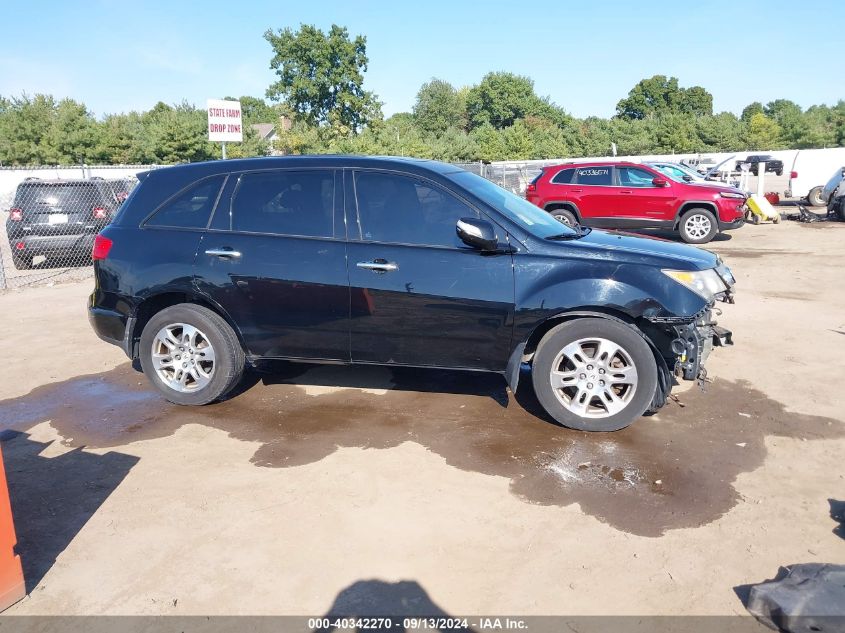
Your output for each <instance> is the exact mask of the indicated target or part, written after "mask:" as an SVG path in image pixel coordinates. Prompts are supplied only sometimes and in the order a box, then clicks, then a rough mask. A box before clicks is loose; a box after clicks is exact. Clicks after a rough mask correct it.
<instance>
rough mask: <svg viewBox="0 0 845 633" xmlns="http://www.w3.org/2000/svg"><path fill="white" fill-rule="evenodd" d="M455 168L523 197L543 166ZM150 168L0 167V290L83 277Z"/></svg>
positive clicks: (473, 165)
mask: <svg viewBox="0 0 845 633" xmlns="http://www.w3.org/2000/svg"><path fill="white" fill-rule="evenodd" d="M560 162H561V161H546V162H543V161H530V162H507V163H495V164H491V163H480V162H478V163H456V166H458V167H461V168H463V169H466V170H467V171H470V172H472V173H475V174H478V175H480V176H482V177H484V178H487V179H488V180H491V181H492V182H494V183H496V184H497V185H499V186H500V187H504V188H505V189H507V190H509V191H512V192H513V193H516V194H517V195H520V196H522V195H525V188H526V187H527V185H528V183H529V182H531V180H533V179H534V178H535V177H536V176H537V175H538V174H539V173H540V171H541V169H542V167H544V166H545V165H553V164H557V163H560ZM154 168H155V167H154V166H150V165H138V166H120V167H84V166H80V167H67V168H55V167H54V168H21V169H19V168H0V222H2V224H0V291H2V290H5V289H13V288H20V287H24V286H29V285H37V284H49V283H59V282H67V281H75V280H80V279H85V278H88V277H90V276H91V275H92V273H93V268H92V264H91V247H92V245H93V243H94V237H95V236H96V234H97V233H98V232H99V231H100V230H101V229H102V228H103V227H104V226H106V224H108V223H109V222H110V221H111V219H112V217H113V216H114V214H115V213H117V210H118V209H119V208H120V205H121V204H122V203H123V201H124V200H125V199H126V198H127V197H128V196H129V194H130V193H131V192H132V189H133V188H134V187H135V185H136V184H137V182H138V180H137V178H136V174H137V173H138V172H141V171H146V170H148V169H154Z"/></svg>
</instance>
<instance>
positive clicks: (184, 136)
mask: <svg viewBox="0 0 845 633" xmlns="http://www.w3.org/2000/svg"><path fill="white" fill-rule="evenodd" d="M144 123H145V126H146V135H147V136H146V141H147V143H146V145H147V147H146V151H147V152H149V154H151V155H152V157H153V160H154V162H157V163H162V164H165V165H169V164H174V163H182V162H196V161H202V160H211V159H213V158H219V156H220V148H219V146H218V145H217V144H216V143H211V142H209V140H208V119H207V116H206V113H205V110H198V109H197V108H196V107H195V106H193V105H191V104H189V103H187V102H183V103H181V104H179V105H176V106H169V105H167V104H164V103H162V102H159V103H157V104H156V105H155V107H154V108H153V109H152V110H150V111H149V112H147V113H145V115H144Z"/></svg>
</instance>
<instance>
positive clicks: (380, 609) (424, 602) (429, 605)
mask: <svg viewBox="0 0 845 633" xmlns="http://www.w3.org/2000/svg"><path fill="white" fill-rule="evenodd" d="M454 617H455V616H451V615H449V614H448V613H446V611H444V610H443V608H441V607H440V606H438V605H437V604H436V603H435V602H434V601H433V600H432V599H431V596H429V595H428V592H426V590H425V589H423V588H422V587H421V586H420V584H419V583H418V582H415V581H413V580H400V581H399V582H384V581H382V580H359V581H357V582H355V583H353V584H351V585H349V586H348V587H346V588H345V589H343V590H342V591H341V592H339V593H338V594H337V597H335V599H334V602H333V603H332V606H331V607H330V608H329V610H328V611H327V612H326V613H325V615H323V616H322V619H324V620H325V619H327V620H328V624H329V626H328V628H322V627H321V628H320V630H321V631H334V630H336V627H335V624H334V623H335V622H337V621H338V620H340V621H343V620H344V619H352V618H354V619H356V620H357V619H359V618H389V619H390V623H389V625H388V624H387V623H386V622H385V623H384V628H383V630H388V631H407V630H412V629H415V628H417V627H415V626H410V627H406V626H405V622H404V620H405V618H426V619H428V618H434V619H435V620H434V622H433V624H434V626H432V627H431V628H433V629H435V630H447V629H451V630H454V629H458V628H459V629H460V630H462V631H472V630H473V629H471V628H464V627H459V626H457V625H454V624H453V625H451V626H450V625H449V622H448V620H450V619H453V618H454ZM441 619H445V620H447V622H442V624H441V623H440V622H439V621H440V620H441ZM424 624H425V623H419V626H423V625H424ZM378 628H382V627H381V626H379V627H378ZM423 628H428V627H425V626H423Z"/></svg>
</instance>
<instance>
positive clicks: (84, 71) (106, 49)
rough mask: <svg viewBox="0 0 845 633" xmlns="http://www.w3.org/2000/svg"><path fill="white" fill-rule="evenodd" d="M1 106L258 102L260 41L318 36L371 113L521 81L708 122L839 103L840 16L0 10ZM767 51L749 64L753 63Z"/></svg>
mask: <svg viewBox="0 0 845 633" xmlns="http://www.w3.org/2000/svg"><path fill="white" fill-rule="evenodd" d="M4 4H6V9H4V10H3V12H4V14H5V15H4V22H5V28H3V29H2V32H3V37H2V38H0V94H2V95H6V96H8V95H18V94H20V93H21V92H24V91H25V92H27V93H30V94H33V93H36V92H46V93H52V94H53V95H55V96H57V97H64V96H70V97H73V98H75V99H78V100H81V101H84V102H85V103H86V104H87V105H88V107H89V108H90V109H91V110H93V111H94V112H95V113H96V114H97V115H101V114H104V113H108V112H119V111H128V110H143V109H147V108H149V107H151V106H152V105H154V104H155V103H156V102H157V101H160V100H161V101H165V102H168V103H174V102H178V101H181V100H182V99H187V100H188V101H190V102H193V103H196V104H198V105H200V106H201V107H204V105H205V99H206V98H208V97H221V96H224V95H241V94H251V95H256V96H263V93H264V90H265V89H266V88H267V86H268V85H269V84H270V83H271V82H272V81H273V79H274V75H273V72H272V71H271V70H270V69H269V62H270V57H271V52H270V47H269V44H267V42H266V41H265V40H264V39H263V37H262V34H263V33H264V31H265V30H266V29H268V28H273V29H274V30H275V29H277V28H280V27H285V26H291V27H294V28H297V27H298V26H299V24H300V23H308V24H316V25H317V26H319V27H321V28H324V29H327V28H328V27H329V26H330V25H331V24H332V23H336V24H340V25H343V26H346V27H348V28H349V31H350V33H351V34H353V35H354V34H363V35H366V36H367V53H368V55H369V58H370V66H369V71H368V72H367V73H366V78H365V86H366V87H367V88H368V89H369V90H372V91H374V92H375V93H376V94H378V96H379V98H380V99H381V101H383V102H384V112H385V114H387V115H389V114H392V113H394V112H401V111H407V110H410V108H411V107H412V105H413V102H414V96H415V94H416V92H417V90H418V89H419V87H420V85H421V84H422V83H423V82H425V81H427V80H429V79H430V78H431V77H439V78H441V79H445V80H447V81H449V82H451V83H452V84H454V85H455V86H462V85H472V84H474V83H477V82H478V81H479V80H480V78H481V77H482V76H483V75H484V73H486V72H488V71H491V70H507V71H511V72H515V73H519V74H524V75H528V76H530V77H532V78H533V79H534V81H535V87H536V90H537V92H538V94H540V95H548V96H550V97H551V99H552V101H554V102H555V103H557V104H559V105H561V106H563V107H564V108H565V109H566V110H567V111H568V112H570V113H571V114H574V115H575V116H579V117H583V116H589V115H596V116H610V115H612V114H613V113H614V111H615V106H616V102H617V101H618V100H619V99H620V98H622V97H624V96H625V95H626V94H627V93H628V91H629V90H630V89H631V87H632V86H633V85H634V84H635V83H636V82H637V81H639V80H640V79H642V78H643V77H650V76H651V75H654V74H664V75H670V76H672V75H673V76H676V77H678V78H679V80H680V82H681V85H682V86H691V85H701V86H704V87H705V88H707V89H708V90H709V91H710V92H711V93H712V94H713V97H714V107H715V109H716V111H722V110H729V111H733V112H736V113H739V112H740V111H741V110H742V108H743V107H744V106H745V105H747V104H748V103H750V102H752V101H762V102H763V103H765V102H767V101H770V100H772V99H776V98H788V99H792V100H793V101H796V102H797V103H798V104H800V105H801V106H802V107H805V108H806V107H808V106H810V105H812V104H817V103H828V104H831V103H835V102H836V101H837V100H838V99H841V98H845V83H843V81H842V65H841V60H842V55H843V52H842V51H843V49H842V44H843V39H845V37H844V36H842V35H841V34H840V35H831V36H824V35H823V33H824V28H825V26H824V25H826V24H828V25H839V26H837V27H835V30H837V29H838V30H841V25H842V24H845V2H841V1H833V0H825V1H815V2H813V1H810V2H797V1H796V0H791V1H790V2H781V1H780V0H732V1H730V2H722V1H706V2H700V1H698V0H683V1H676V2H659V3H658V2H648V1H647V0H640V1H639V2H634V1H628V2H618V1H616V0H580V1H578V2H565V1H563V0H552V1H549V0H534V1H533V2H517V1H515V0H510V1H508V2H500V1H498V0H483V1H481V2H472V1H461V0H451V1H449V2H444V1H441V0H423V1H415V2H404V1H401V0H394V1H393V2H386V1H375V0H373V1H367V0H354V1H353V0H347V1H345V2H336V1H333V0H312V1H309V2H304V1H302V0H299V1H296V2H291V1H285V0H276V1H275V2H274V1H270V0H267V1H265V0H256V1H254V2H250V1H249V0H243V1H241V2H232V1H231V0H230V1H218V0H204V1H203V2H188V1H182V0H170V1H169V2H159V1H144V0H136V1H135V2H127V1H126V0H91V1H90V2H74V1H67V2H62V1H60V0H54V1H53V2H44V1H38V0H30V1H29V2H26V3H18V2H13V1H12V0H5V2H4ZM761 50H764V51H765V52H766V55H765V57H766V59H765V61H763V62H762V63H760V61H759V60H758V51H761Z"/></svg>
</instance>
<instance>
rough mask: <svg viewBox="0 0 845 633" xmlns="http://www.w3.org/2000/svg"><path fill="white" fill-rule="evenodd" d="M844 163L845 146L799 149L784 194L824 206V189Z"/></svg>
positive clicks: (816, 205) (815, 205)
mask: <svg viewBox="0 0 845 633" xmlns="http://www.w3.org/2000/svg"><path fill="white" fill-rule="evenodd" d="M842 165H845V147H833V148H830V149H802V150H799V151H798V152H797V153H796V154H795V161H794V162H793V164H792V169H791V170H790V174H789V188H788V189H787V190H786V191H785V192H784V194H785V195H786V197H787V198H806V199H807V201H808V202H809V203H810V204H811V205H813V206H814V207H823V206H824V205H825V201H824V200H823V199H822V189H824V185H825V183H826V182H827V181H828V179H829V178H830V174H832V173H833V172H835V171H836V170H837V169H839V168H840V167H842Z"/></svg>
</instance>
